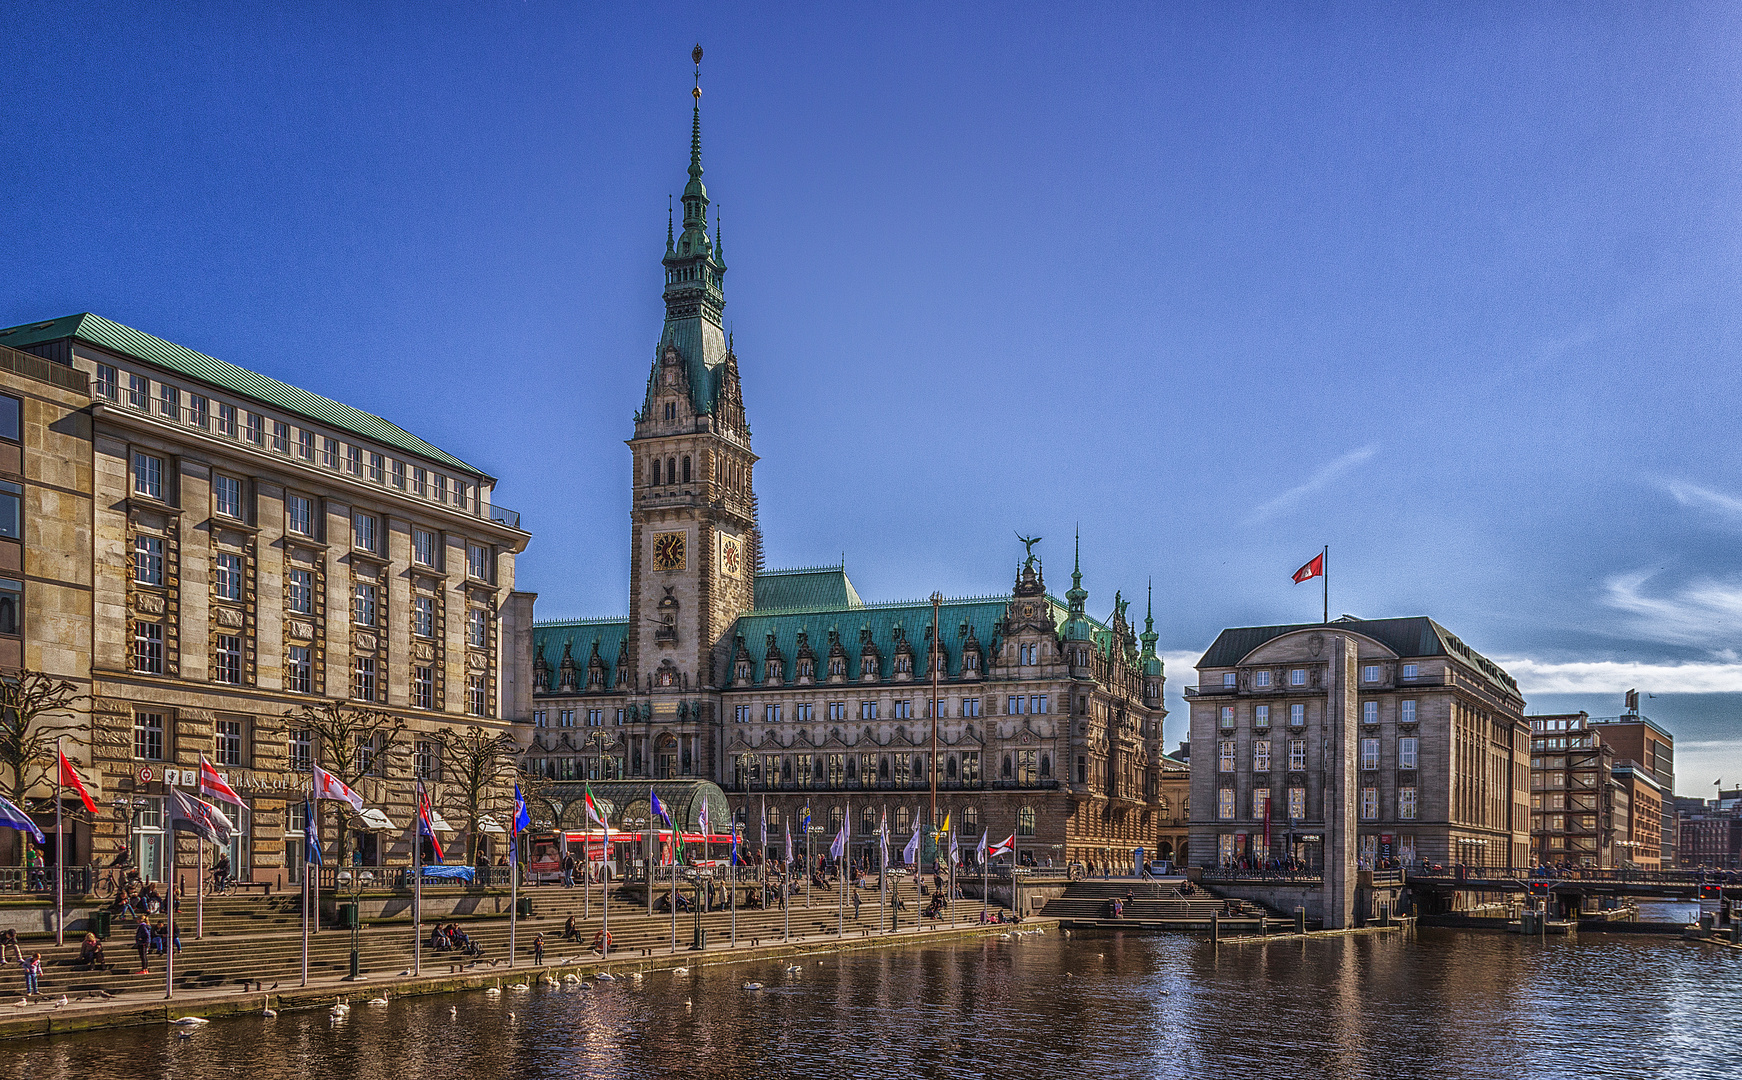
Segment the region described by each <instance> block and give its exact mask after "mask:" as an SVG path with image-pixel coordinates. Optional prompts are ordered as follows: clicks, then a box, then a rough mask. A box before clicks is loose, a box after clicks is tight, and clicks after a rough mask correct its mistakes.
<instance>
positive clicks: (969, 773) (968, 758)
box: [962, 750, 980, 784]
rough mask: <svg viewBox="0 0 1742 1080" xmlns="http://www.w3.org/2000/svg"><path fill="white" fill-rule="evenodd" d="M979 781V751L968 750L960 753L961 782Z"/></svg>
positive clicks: (971, 782) (976, 782)
mask: <svg viewBox="0 0 1742 1080" xmlns="http://www.w3.org/2000/svg"><path fill="white" fill-rule="evenodd" d="M979 782H980V751H978V750H969V751H968V752H966V753H964V754H963V755H962V783H964V784H978V783H979Z"/></svg>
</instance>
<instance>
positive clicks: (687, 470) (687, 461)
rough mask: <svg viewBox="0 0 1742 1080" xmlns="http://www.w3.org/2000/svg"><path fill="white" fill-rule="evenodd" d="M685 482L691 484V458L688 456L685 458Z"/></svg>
mask: <svg viewBox="0 0 1742 1080" xmlns="http://www.w3.org/2000/svg"><path fill="white" fill-rule="evenodd" d="M683 482H684V483H686V484H687V483H689V482H690V456H689V455H688V454H685V455H684V456H683Z"/></svg>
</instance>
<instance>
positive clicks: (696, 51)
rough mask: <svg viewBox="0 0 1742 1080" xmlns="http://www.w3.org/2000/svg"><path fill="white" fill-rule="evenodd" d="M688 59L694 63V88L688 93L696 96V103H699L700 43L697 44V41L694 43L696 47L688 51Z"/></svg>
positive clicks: (700, 85)
mask: <svg viewBox="0 0 1742 1080" xmlns="http://www.w3.org/2000/svg"><path fill="white" fill-rule="evenodd" d="M690 59H691V60H694V61H695V62H696V88H695V89H694V90H691V91H690V93H692V94H694V95H695V96H696V100H697V101H701V100H702V43H701V42H699V41H698V42H696V47H695V48H693V49H691V50H690Z"/></svg>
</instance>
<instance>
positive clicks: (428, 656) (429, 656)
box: [412, 641, 435, 660]
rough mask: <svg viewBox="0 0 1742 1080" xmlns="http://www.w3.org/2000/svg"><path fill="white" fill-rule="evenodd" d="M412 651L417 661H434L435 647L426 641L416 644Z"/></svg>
mask: <svg viewBox="0 0 1742 1080" xmlns="http://www.w3.org/2000/svg"><path fill="white" fill-rule="evenodd" d="M412 651H413V652H414V653H416V654H417V658H418V659H419V660H434V659H435V646H434V645H431V644H430V643H429V642H427V641H420V642H418V643H417V644H416V645H415V646H414V647H413V649H412Z"/></svg>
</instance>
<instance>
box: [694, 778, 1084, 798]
mask: <svg viewBox="0 0 1742 1080" xmlns="http://www.w3.org/2000/svg"><path fill="white" fill-rule="evenodd" d="M1059 785H1060V781H1059V780H1057V779H1041V780H939V781H938V790H939V791H1017V790H1030V791H1051V790H1055V789H1057V788H1058V787H1059ZM720 787H721V789H722V790H724V791H726V792H728V793H729V794H733V795H763V794H767V795H804V794H807V793H811V792H815V793H819V794H825V795H827V794H834V793H840V792H844V793H848V794H851V793H854V792H861V791H930V790H931V783H930V782H929V781H919V780H915V781H908V782H898V781H895V780H873V781H871V782H869V783H866V782H864V781H857V780H853V781H844V782H842V783H839V784H828V783H820V784H802V785H801V784H796V783H793V784H750V783H735V782H729V783H725V784H722V785H720Z"/></svg>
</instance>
